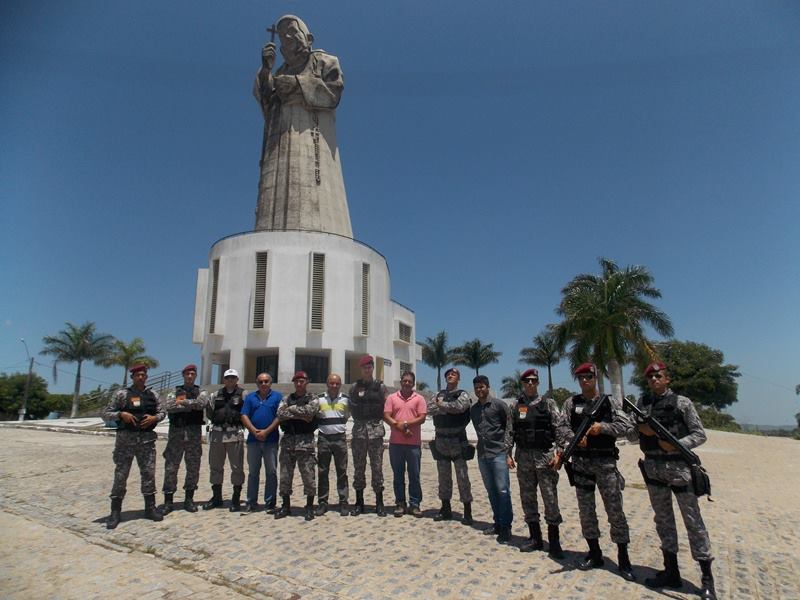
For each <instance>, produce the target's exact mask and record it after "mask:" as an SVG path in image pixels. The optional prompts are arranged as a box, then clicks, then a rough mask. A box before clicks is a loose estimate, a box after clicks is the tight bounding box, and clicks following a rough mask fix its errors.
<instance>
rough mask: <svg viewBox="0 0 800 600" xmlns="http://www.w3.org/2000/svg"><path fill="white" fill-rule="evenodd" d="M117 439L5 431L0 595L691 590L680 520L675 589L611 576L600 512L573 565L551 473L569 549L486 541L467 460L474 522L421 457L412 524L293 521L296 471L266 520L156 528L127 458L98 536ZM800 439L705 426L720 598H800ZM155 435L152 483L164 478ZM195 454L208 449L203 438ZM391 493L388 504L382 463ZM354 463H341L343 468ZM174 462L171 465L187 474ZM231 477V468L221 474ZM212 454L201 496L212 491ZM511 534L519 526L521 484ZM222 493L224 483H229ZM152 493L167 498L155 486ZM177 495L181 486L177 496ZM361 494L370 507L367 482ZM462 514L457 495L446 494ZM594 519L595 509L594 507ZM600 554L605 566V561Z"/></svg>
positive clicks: (638, 530)
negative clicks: (284, 501)
mask: <svg viewBox="0 0 800 600" xmlns="http://www.w3.org/2000/svg"><path fill="white" fill-rule="evenodd" d="M113 442H114V440H113V438H112V437H109V436H103V435H75V434H70V433H59V432H49V431H35V430H33V431H32V430H22V429H17V428H8V427H4V428H2V429H0V527H2V531H3V536H2V542H0V597H3V598H37V599H38V598H81V599H83V598H100V597H108V596H116V597H118V598H137V599H138V600H149V599H151V598H152V599H155V598H184V597H186V598H189V597H191V598H193V599H194V598H200V599H202V598H211V597H215V598H219V597H225V598H240V597H249V598H277V599H287V600H289V599H303V600H323V599H360V598H364V599H367V598H368V599H382V598H387V599H388V598H392V599H405V598H408V599H411V598H414V599H429V598H430V599H439V598H441V599H446V598H469V599H472V598H475V599H480V598H487V599H489V598H491V599H498V600H502V599H511V598H513V599H520V600H522V599H532V598H547V597H550V598H568V599H569V598H586V597H594V598H621V597H628V598H660V597H664V596H666V597H669V598H692V597H693V594H696V592H697V587H696V586H697V585H698V584H699V571H698V568H697V566H696V564H695V563H693V562H692V561H691V558H690V556H689V552H688V544H687V541H686V535H685V531H684V530H683V527H682V525H679V532H680V534H681V551H680V555H679V560H680V563H681V567H682V574H683V577H684V587H683V589H682V590H681V591H680V593H679V592H675V591H672V590H669V591H664V592H663V593H660V592H653V591H650V590H647V589H646V588H645V587H643V586H642V585H641V584H640V583H628V582H625V581H624V580H623V579H622V578H621V577H619V576H618V575H617V573H616V564H615V562H614V559H615V557H616V552H615V551H614V548H613V545H612V544H611V542H610V541H609V539H608V535H607V524H606V522H605V519H604V518H603V517H602V516H601V529H602V530H603V538H602V539H601V544H602V547H603V549H604V551H605V552H606V553H607V555H608V557H607V559H606V565H607V567H606V568H604V569H600V570H594V571H590V572H582V571H579V570H577V569H576V568H575V564H576V562H577V561H578V560H579V559H580V558H581V557H582V556H583V554H584V553H585V548H586V546H585V543H584V541H583V539H581V538H580V530H579V526H578V519H577V507H576V502H575V495H574V492H573V490H572V489H571V488H570V487H569V485H568V484H567V482H566V478H565V477H562V480H561V482H560V483H559V487H560V490H559V496H560V500H561V507H562V512H563V514H564V520H565V523H564V525H563V526H562V544H563V545H564V548H565V551H566V554H567V557H566V558H565V559H564V560H563V561H559V562H556V561H553V560H551V559H549V558H548V557H547V554H546V553H544V552H535V553H530V554H523V553H520V552H519V551H518V549H517V548H516V547H506V546H500V545H498V544H496V543H495V542H494V541H493V539H492V538H489V537H487V536H483V535H481V532H480V529H481V528H483V527H485V526H487V525H488V524H489V522H490V512H489V506H488V501H487V500H486V496H485V494H484V493H483V486H482V483H481V480H480V475H479V473H478V470H477V465H476V463H475V461H471V462H470V475H471V479H472V482H473V493H474V495H475V498H476V501H475V504H474V512H475V517H476V524H475V525H474V526H473V527H466V526H464V525H461V524H460V523H459V522H458V521H457V520H454V521H451V522H443V523H435V522H434V521H433V520H432V519H431V517H432V516H433V515H434V514H435V512H436V508H437V507H438V499H437V498H436V467H435V464H434V462H433V460H432V458H431V456H430V454H429V452H428V451H427V450H424V451H423V468H422V477H423V480H422V484H423V486H422V487H423V495H424V498H423V510H424V512H425V517H426V518H423V519H413V518H411V517H403V518H400V519H397V518H393V517H392V516H389V517H386V518H383V519H381V518H378V517H377V516H376V515H375V514H367V515H364V516H361V517H357V518H356V517H340V516H339V515H338V513H329V514H327V515H326V516H324V517H318V518H316V519H315V520H314V521H312V522H305V521H304V520H303V519H302V516H301V515H300V513H301V505H302V504H303V502H302V500H301V498H302V490H301V486H300V482H299V479H300V478H299V477H295V482H296V489H295V492H294V495H293V499H295V500H296V503H297V506H296V507H295V508H294V516H293V517H291V518H287V519H283V520H279V521H275V520H274V519H273V518H272V517H271V516H268V515H266V514H265V513H263V512H259V513H255V514H251V515H239V514H231V513H230V512H228V511H227V510H213V511H202V510H201V511H200V512H198V513H196V514H189V513H187V512H185V511H183V510H178V511H176V512H174V513H172V514H171V515H169V516H168V517H166V518H165V519H164V521H163V522H161V523H152V522H150V521H147V520H144V519H143V514H142V510H143V499H142V497H141V496H140V495H139V494H138V489H139V478H138V472H137V469H136V466H135V465H134V467H133V469H132V470H131V477H130V479H129V482H128V490H129V494H128V497H127V498H126V499H125V503H124V505H123V522H122V523H121V524H120V526H119V527H118V528H117V529H116V530H115V531H108V530H106V529H105V526H104V518H105V516H106V515H107V514H108V510H109V500H108V492H109V489H110V485H111V476H112V471H113V464H112V462H111V451H112V447H113ZM798 448H800V446H798V442H796V441H793V440H788V439H778V438H764V437H758V436H747V435H741V434H729V433H720V432H710V433H709V442H708V443H707V444H706V445H705V446H704V447H702V448H701V449H700V451H699V454H700V456H701V457H702V459H703V461H704V465H705V466H706V467H707V468H708V470H709V472H710V473H711V477H712V482H713V489H714V500H715V501H714V502H712V503H709V502H706V501H705V500H703V501H702V510H703V516H704V518H705V520H706V523H707V525H708V527H709V530H710V532H711V541H712V544H713V548H714V553H715V555H716V557H717V560H716V561H715V563H714V571H715V575H716V579H717V591H718V593H719V596H720V598H737V599H738V598H787V599H788V598H800V583H799V582H800V558H798V556H799V555H800V553H798V552H797V548H799V547H800V481H798V478H797V473H798V472H799V471H798V452H797V450H798ZM163 449H164V442H163V441H161V440H159V442H158V452H159V457H158V472H157V483H158V486H159V487H160V484H161V481H162V476H163V460H162V459H161V452H162V451H163ZM204 450H207V448H205V449H204ZM621 450H622V459H621V461H620V468H621V470H622V472H623V474H624V476H625V478H626V479H627V481H628V486H627V488H626V490H625V509H626V512H627V515H628V519H629V521H630V525H631V532H632V540H631V558H632V561H633V564H634V570H635V573H636V575H637V577H638V580H639V581H641V580H642V579H643V578H644V577H647V576H650V575H651V574H652V573H653V571H654V567H660V559H661V555H660V551H659V549H658V541H657V537H656V534H655V529H654V525H653V522H652V511H651V509H650V506H649V503H648V501H647V493H646V491H645V490H644V486H643V485H642V483H641V476H640V474H639V472H638V469H637V467H636V459H637V458H638V449H637V448H635V447H632V446H623V447H622V449H621ZM386 462H387V464H385V465H384V472H385V473H386V475H387V484H388V485H387V490H386V499H387V502H388V503H389V504H391V502H392V500H393V498H392V493H391V469H390V468H389V465H388V453H387V456H386ZM351 470H352V467H351ZM182 473H183V470H181V477H182ZM226 476H227V471H226ZM207 482H208V466H207V452H206V453H205V456H204V462H203V471H202V472H201V487H200V490H198V492H197V499H198V500H200V501H205V499H207V498H208V497H209V496H210V486H209V485H208V483H207ZM512 489H513V494H514V513H515V514H514V516H515V521H514V533H515V536H514V543H515V544H516V545H517V546H518V545H520V544H521V543H522V542H523V541H524V539H525V538H524V537H523V536H524V535H526V534H527V531H526V527H525V525H524V523H523V522H522V510H521V507H520V505H519V496H518V488H517V485H516V481H515V477H512ZM224 496H225V498H226V499H227V498H229V497H230V486H229V484H227V483H226V485H225V487H224ZM158 499H159V502H160V501H161V500H162V496H161V494H160V493H159V495H158ZM176 500H178V501H181V500H182V492H180V491H179V492H178V494H176ZM366 500H367V503H368V504H369V505H372V503H373V502H374V497H373V495H372V492H371V491H370V490H367V493H366ZM454 509H455V510H456V512H458V513H459V515H457V516H460V510H459V509H460V505H459V504H458V503H454ZM601 515H602V512H601ZM609 558H610V560H609Z"/></svg>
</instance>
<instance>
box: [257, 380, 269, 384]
mask: <svg viewBox="0 0 800 600" xmlns="http://www.w3.org/2000/svg"><path fill="white" fill-rule="evenodd" d="M258 383H259V385H261V384H264V383H271V382H270V380H269V379H259V380H258Z"/></svg>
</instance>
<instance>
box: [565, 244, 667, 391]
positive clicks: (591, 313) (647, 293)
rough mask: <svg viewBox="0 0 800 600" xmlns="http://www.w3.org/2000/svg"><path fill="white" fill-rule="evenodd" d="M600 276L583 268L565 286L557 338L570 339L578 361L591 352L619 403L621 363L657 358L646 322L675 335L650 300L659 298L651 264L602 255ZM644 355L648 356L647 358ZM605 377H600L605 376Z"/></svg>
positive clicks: (660, 331)
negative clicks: (625, 263) (629, 262)
mask: <svg viewBox="0 0 800 600" xmlns="http://www.w3.org/2000/svg"><path fill="white" fill-rule="evenodd" d="M599 262H600V267H601V268H602V270H603V273H602V275H600V276H597V275H592V274H590V273H583V274H581V275H578V276H576V277H575V278H574V279H573V280H572V281H570V282H569V283H568V284H567V285H566V286H564V288H563V289H562V290H561V294H562V299H561V304H559V306H558V308H557V309H556V312H557V313H558V314H559V315H561V316H562V317H563V319H564V320H563V321H562V322H561V323H560V324H559V325H558V329H557V333H558V336H559V339H560V340H562V341H564V342H569V343H571V344H572V346H571V348H570V359H571V362H572V364H573V365H574V364H575V363H577V362H580V361H582V360H586V359H587V358H589V357H591V359H592V360H593V361H594V363H595V364H596V365H597V366H598V368H599V369H600V370H601V371H602V372H603V373H607V374H608V378H609V380H610V381H611V392H612V395H613V396H614V398H616V399H617V400H618V401H619V402H621V401H622V398H623V396H624V390H623V384H622V364H624V363H625V362H626V361H627V357H628V356H630V355H632V354H635V355H636V356H641V357H645V356H647V357H650V359H651V360H652V358H654V356H655V354H654V352H653V348H652V346H651V344H650V342H649V341H648V339H647V337H646V336H645V332H644V327H645V326H646V325H647V326H650V327H652V328H653V329H654V330H655V331H656V333H658V334H660V335H662V336H665V337H669V336H671V335H672V334H673V330H672V323H671V322H670V319H669V317H668V316H667V315H666V314H665V313H664V312H662V311H661V310H659V309H658V308H656V307H655V306H653V304H651V303H650V302H647V300H646V299H647V298H660V297H661V292H660V291H659V290H658V289H657V288H655V287H653V281H654V279H653V276H652V275H651V274H650V271H649V270H648V269H647V267H644V266H641V265H633V266H629V267H625V268H624V269H620V268H619V267H618V266H617V265H616V263H615V262H614V261H612V260H610V259H607V258H600V261H599ZM645 360H646V359H645ZM601 381H602V379H601Z"/></svg>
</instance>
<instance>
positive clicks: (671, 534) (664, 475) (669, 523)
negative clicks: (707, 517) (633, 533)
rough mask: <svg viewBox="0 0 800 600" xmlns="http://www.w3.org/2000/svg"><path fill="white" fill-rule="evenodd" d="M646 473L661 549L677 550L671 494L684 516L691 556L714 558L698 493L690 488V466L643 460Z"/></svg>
mask: <svg viewBox="0 0 800 600" xmlns="http://www.w3.org/2000/svg"><path fill="white" fill-rule="evenodd" d="M644 467H645V471H646V473H647V477H648V479H650V481H648V482H647V493H648V494H650V504H652V506H653V512H654V513H655V516H654V517H653V520H654V521H655V523H656V532H657V533H658V537H659V539H660V540H661V549H662V550H664V551H665V552H672V553H673V554H677V553H678V530H677V528H676V526H675V512H674V510H673V508H672V495H673V493H674V494H675V500H676V502H677V503H678V508H679V509H680V511H681V516H682V517H683V524H684V526H685V527H686V533H687V535H688V536H689V548H690V549H691V552H692V558H693V559H694V560H697V561H700V560H713V559H714V556H713V555H712V554H711V540H710V539H709V537H708V530H707V529H706V526H705V523H704V522H703V517H702V515H701V514H700V505H699V503H698V501H697V496H695V495H694V492H693V491H692V487H691V485H692V483H691V479H692V478H691V473H690V472H689V468H688V467H687V466H686V465H685V464H683V463H680V462H673V461H669V462H667V461H654V460H645V461H644Z"/></svg>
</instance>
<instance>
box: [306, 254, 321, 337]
mask: <svg viewBox="0 0 800 600" xmlns="http://www.w3.org/2000/svg"><path fill="white" fill-rule="evenodd" d="M324 316H325V255H324V254H317V253H316V252H315V253H313V254H312V255H311V323H310V327H309V328H310V329H311V330H312V331H322V328H323V324H324Z"/></svg>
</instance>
